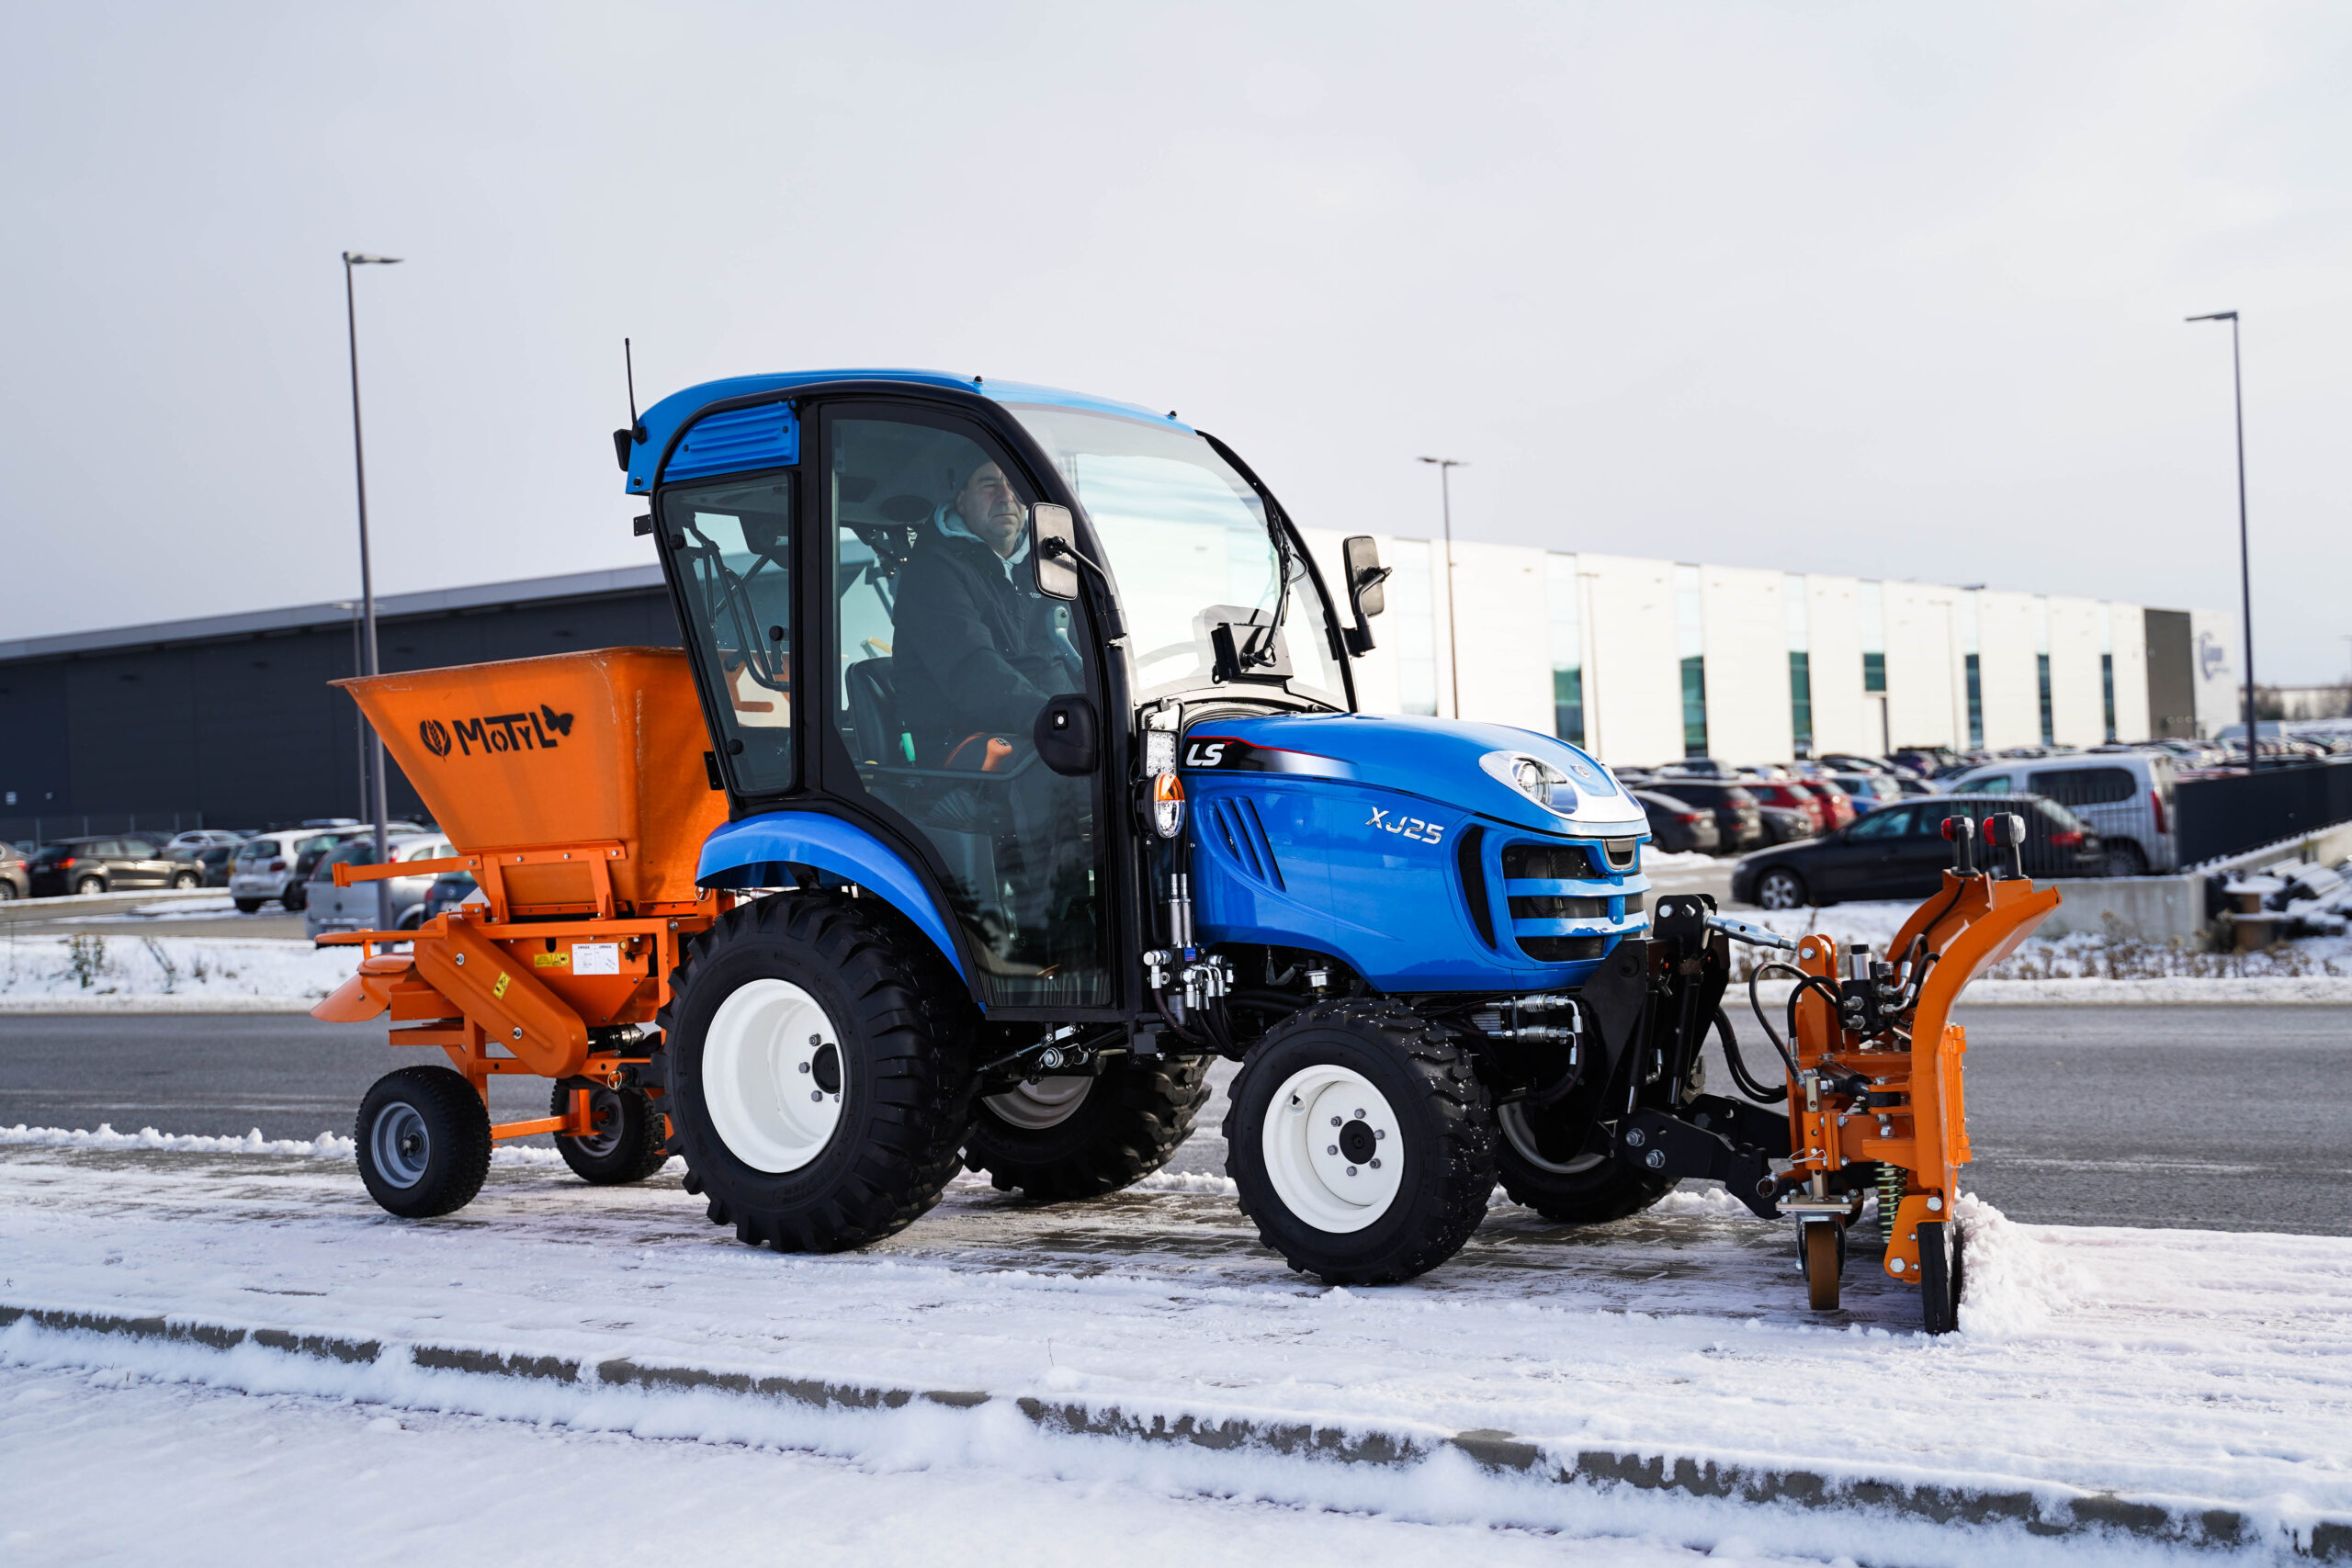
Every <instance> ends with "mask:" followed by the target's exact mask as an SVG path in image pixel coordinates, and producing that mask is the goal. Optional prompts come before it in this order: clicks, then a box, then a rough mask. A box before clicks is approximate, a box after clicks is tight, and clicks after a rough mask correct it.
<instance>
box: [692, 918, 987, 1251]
mask: <svg viewBox="0 0 2352 1568" xmlns="http://www.w3.org/2000/svg"><path fill="white" fill-rule="evenodd" d="M758 982H777V983H779V984H780V985H781V987H783V988H784V993H789V992H793V991H797V993H798V994H799V995H800V996H801V997H803V998H808V999H809V1003H810V1004H811V1005H813V1006H814V1007H816V1008H818V1009H820V1010H821V1019H820V1028H818V1029H817V1030H816V1031H815V1032H816V1033H817V1034H824V1033H830V1034H831V1036H832V1038H831V1039H830V1040H826V1041H824V1042H823V1044H822V1046H821V1048H820V1049H818V1050H816V1051H815V1052H814V1053H813V1055H812V1056H809V1057H806V1058H804V1059H803V1060H801V1061H800V1062H799V1063H798V1064H797V1065H798V1066H799V1068H800V1070H801V1071H802V1072H803V1073H804V1074H807V1075H808V1077H806V1079H805V1081H807V1082H809V1083H810V1084H811V1085H812V1086H823V1087H812V1088H811V1090H810V1094H811V1098H812V1100H818V1101H819V1102H820V1105H821V1103H822V1100H823V1098H824V1097H828V1096H829V1097H830V1098H831V1101H832V1105H831V1108H830V1109H827V1110H825V1111H823V1114H824V1115H825V1116H829V1117H831V1119H832V1120H831V1126H830V1130H829V1131H827V1132H826V1133H825V1134H823V1136H822V1137H821V1139H820V1140H814V1141H811V1142H809V1144H807V1145H806V1146H805V1151H804V1152H801V1153H794V1154H792V1155H791V1156H790V1157H793V1158H798V1159H799V1160H800V1163H798V1164H780V1163H779V1162H778V1160H777V1158H776V1156H775V1154H774V1153H773V1152H770V1153H765V1154H763V1152H762V1151H761V1149H760V1148H758V1147H756V1146H753V1145H752V1144H751V1143H750V1141H749V1139H748V1138H746V1134H744V1133H743V1131H742V1128H743V1126H744V1121H745V1118H747V1117H748V1118H751V1119H752V1121H753V1122H755V1123H756V1122H758V1121H759V1120H760V1119H761V1118H763V1117H764V1118H770V1119H773V1121H774V1122H775V1124H780V1125H783V1126H785V1127H786V1129H787V1130H789V1128H790V1125H791V1118H793V1117H794V1116H796V1115H798V1114H802V1112H798V1111H793V1110H790V1109H788V1108H786V1107H785V1103H784V1099H783V1096H782V1095H781V1094H774V1095H771V1096H769V1097H768V1099H767V1100H766V1101H759V1102H755V1100H753V1098H752V1097H751V1096H750V1095H747V1094H746V1093H745V1092H743V1090H742V1086H743V1085H744V1084H746V1083H748V1082H750V1081H751V1079H750V1077H746V1075H745V1074H744V1073H743V1072H741V1071H740V1070H739V1071H738V1072H737V1073H736V1075H735V1077H734V1079H733V1080H732V1082H733V1085H734V1087H733V1088H730V1087H729V1078H728V1077H726V1075H725V1071H724V1069H725V1067H726V1065H727V1063H728V1062H729V1061H732V1062H734V1063H736V1064H737V1066H738V1067H739V1069H740V1068H741V1066H742V1065H743V1064H745V1063H747V1062H750V1061H752V1060H753V1059H754V1058H755V1057H757V1059H759V1060H761V1061H765V1062H768V1063H771V1064H774V1065H773V1066H771V1068H770V1069H769V1071H770V1075H771V1081H773V1079H774V1078H775V1077H781V1076H782V1074H781V1066H780V1063H777V1062H776V1055H775V1054H776V1053H777V1052H781V1051H784V1050H786V1049H787V1048H789V1049H795V1050H797V1044H795V1043H790V1042H786V1040H785V1039H784V1038H783V1035H782V1032H781V1030H780V1029H779V1030H778V1031H777V1032H775V1034H774V1035H773V1036H772V1037H763V1036H760V1035H759V1034H758V1032H757V1031H756V1029H754V1028H752V1026H751V1025H750V1024H747V1023H745V1022H743V1021H741V1020H744V1019H753V1020H756V1018H757V1016H758V1015H757V1012H756V1008H757V1006H758V1005H759V998H760V996H761V995H762V994H763V993H759V992H754V993H751V994H750V995H748V996H747V997H746V998H745V1000H744V1001H743V1002H741V1003H739V1004H738V1007H739V1008H742V1009H744V1011H742V1012H741V1013H736V1014H730V1015H729V1017H728V1018H727V1019H726V1020H725V1021H721V1018H722V1010H724V1009H726V1008H727V1007H728V1003H729V998H734V997H736V996H737V994H738V993H739V992H745V991H746V990H747V987H752V986H753V985H754V983H758ZM763 992H764V993H765V994H767V995H769V996H771V997H773V996H775V995H778V994H784V993H779V992H778V991H777V990H776V987H773V986H771V987H763ZM795 1005H797V1004H795ZM797 1016H800V1017H803V1018H806V1017H807V1016H808V1015H806V1014H805V1013H804V1014H799V1015H797ZM972 1019H973V1010H972V1007H971V1004H970V1001H969V1000H968V998H967V994H966V992H965V989H964V986H963V983H962V982H961V981H960V980H958V979H957V978H956V974H955V972H954V971H953V970H951V969H950V968H949V967H948V966H947V964H946V962H945V961H944V959H942V958H941V957H940V956H939V953H938V951H937V950H936V949H935V948H933V946H932V945H931V943H930V942H927V941H926V940H925V939H924V938H923V937H922V934H921V933H919V932H917V931H914V930H913V929H912V928H910V926H908V925H907V923H906V921H905V920H904V919H902V918H901V917H899V915H898V913H897V912H896V911H895V910H892V909H890V908H888V906H886V905H880V904H877V903H876V901H874V900H872V899H858V898H852V897H848V896H847V895H845V894H840V893H815V892H811V893H779V894H772V895H770V896H769V897H764V898H762V899H759V900H758V901H756V902H755V903H752V904H749V905H745V906H740V907H738V908H734V909H732V910H729V912H728V913H727V914H726V915H724V916H722V917H721V918H720V919H719V920H718V923H717V924H716V925H714V926H712V927H711V928H710V930H709V931H706V932H704V933H703V934H702V935H701V936H699V937H697V938H695V941H694V942H693V943H692V944H691V945H690V946H689V947H688V948H687V950H686V955H685V958H684V962H682V963H681V964H679V965H678V967H677V969H676V970H675V971H673V973H672V975H671V976H670V1002H669V1005H668V1006H667V1007H665V1008H663V1009H662V1011H661V1014H660V1018H659V1021H660V1023H661V1026H662V1034H663V1038H664V1040H665V1042H666V1049H665V1055H666V1056H667V1058H668V1061H669V1087H668V1092H667V1093H666V1094H665V1095H664V1096H663V1098H662V1110H664V1111H667V1112H668V1113H669V1116H670V1121H671V1124H672V1127H673V1135H672V1137H671V1140H670V1145H669V1146H670V1152H671V1153H673V1154H677V1155H682V1156H684V1158H685V1162H686V1188H687V1190H689V1191H693V1192H699V1193H701V1194H703V1195H704V1196H705V1197H707V1199H708V1200H709V1208H708V1213H709V1215H710V1219H711V1223H712V1224H721V1225H732V1226H734V1227H735V1234H736V1235H737V1236H738V1237H739V1238H740V1239H741V1240H742V1241H745V1242H747V1243H752V1244H762V1243H764V1244H765V1245H767V1246H770V1247H775V1249H776V1250H777V1251H779V1252H832V1251H838V1250H840V1249H842V1248H844V1247H862V1246H864V1245H865V1244H866V1243H867V1242H871V1241H877V1240H879V1239H880V1238H882V1237H883V1236H886V1235H891V1234H893V1233H894V1232H897V1231H899V1230H903V1229H904V1228H906V1226H908V1225H910V1224H913V1223H914V1221H915V1220H916V1219H918V1218H919V1217H921V1216H922V1214H923V1213H925V1212H926V1211H928V1210H929V1209H930V1208H931V1206H932V1205H933V1204H934V1203H936V1202H937V1201H939V1194H940V1192H941V1191H942V1190H944V1188H945V1187H946V1185H947V1183H948V1181H949V1179H951V1178H953V1177H954V1176H955V1174H956V1168H957V1166H958V1164H959V1163H960V1161H959V1158H958V1151H959V1150H960V1149H961V1147H962V1145H963V1142H964V1132H965V1129H966V1127H967V1125H968V1124H969V1122H970V1120H971V1093H972V1063H971V1050H970V1040H971V1036H972ZM715 1021H721V1030H720V1040H719V1043H718V1052H717V1055H716V1056H715V1057H714V1055H713V1053H712V1025H713V1023H714V1022H715ZM800 1027H807V1024H806V1023H803V1024H802V1025H800ZM763 1040H764V1041H765V1043H762V1041H763ZM763 1053H764V1055H762V1054H763ZM828 1053H830V1054H831V1059H830V1062H829V1061H828ZM707 1065H709V1066H711V1067H712V1071H713V1072H714V1073H716V1074H717V1075H718V1085H719V1090H720V1092H719V1094H718V1096H716V1097H714V1096H713V1095H711V1094H709V1093H707V1092H706V1089H707V1086H706V1082H705V1079H706V1076H707V1073H706V1066H707ZM812 1065H813V1066H814V1067H815V1068H816V1070H815V1071H814V1072H810V1071H809V1068H810V1067H811V1066H812ZM829 1075H830V1077H831V1081H830V1084H829V1085H828V1084H827V1083H826V1080H827V1078H828V1077H829ZM722 1121H726V1122H729V1125H732V1126H734V1127H735V1128H736V1129H737V1132H736V1136H738V1137H739V1138H746V1145H747V1148H748V1149H749V1150H750V1154H751V1157H746V1155H745V1154H744V1153H741V1152H738V1150H737V1149H736V1148H734V1147H733V1146H731V1145H730V1144H729V1139H728V1136H727V1135H726V1134H722V1132H721V1130H720V1123H721V1122H722ZM784 1146H785V1145H781V1144H771V1145H769V1148H770V1150H774V1149H776V1148H781V1147H784ZM761 1159H764V1160H765V1161H766V1162H767V1163H766V1164H765V1166H764V1167H763V1165H762V1164H758V1163H754V1161H755V1160H761Z"/></svg>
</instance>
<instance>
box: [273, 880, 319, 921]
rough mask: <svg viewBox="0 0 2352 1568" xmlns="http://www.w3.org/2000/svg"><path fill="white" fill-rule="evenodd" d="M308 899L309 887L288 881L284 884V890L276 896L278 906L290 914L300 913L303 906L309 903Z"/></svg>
mask: <svg viewBox="0 0 2352 1568" xmlns="http://www.w3.org/2000/svg"><path fill="white" fill-rule="evenodd" d="M310 901H311V895H310V891H309V889H307V888H305V887H304V886H302V885H301V884H300V883H299V882H289V883H288V884H287V885H286V891H285V892H283V893H281V894H279V895H278V896H277V905H278V908H281V909H284V910H285V911H286V912H287V913H288V914H292V915H299V914H300V913H301V912H302V909H303V907H304V906H306V905H307V904H309V903H310Z"/></svg>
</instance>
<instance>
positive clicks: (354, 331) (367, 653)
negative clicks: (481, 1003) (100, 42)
mask: <svg viewBox="0 0 2352 1568" xmlns="http://www.w3.org/2000/svg"><path fill="white" fill-rule="evenodd" d="M400 260H401V258H400V257H398V256H371V255H366V254H362V253H360V252H358V251H345V252H344V253H343V319H344V325H345V328H347V329H348V331H349V333H350V339H351V467H352V472H353V474H354V476H355V477H356V479H357V480H358V485H359V616H360V626H361V633H360V635H361V655H362V657H361V660H360V665H361V671H360V672H361V673H362V674H366V675H374V674H378V673H379V672H380V671H379V667H378V664H377V660H376V570H375V563H374V562H373V561H372V560H371V559H370V558H369V556H368V447H367V443H366V442H365V441H364V440H362V439H361V436H360V433H359V306H358V303H357V299H356V295H355V293H354V291H353V288H352V285H351V269H352V268H354V267H356V266H397V265H400ZM362 722H363V723H364V722H365V720H364V719H363V720H362ZM369 733H370V734H371V735H374V727H372V726H370V727H369ZM368 758H369V761H370V763H371V766H370V769H369V777H368V806H369V807H371V808H372V809H373V811H374V813H375V818H376V863H377V864H378V865H381V864H383V863H384V860H385V856H386V854H387V852H388V849H389V846H388V845H387V843H386V841H385V840H386V839H387V837H388V834H387V832H386V829H385V823H386V822H387V821H388V820H389V819H390V816H391V813H390V810H389V809H388V808H387V807H386V805H385V798H384V795H385V792H384V738H383V737H382V736H381V735H374V739H373V741H372V743H371V744H370V746H369V748H368ZM391 924H392V885H391V884H390V882H382V881H379V882H378V883H377V884H376V929H377V930H378V931H390V929H391Z"/></svg>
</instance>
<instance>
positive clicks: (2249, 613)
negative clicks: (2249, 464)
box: [2188, 310, 2262, 773]
mask: <svg viewBox="0 0 2352 1568" xmlns="http://www.w3.org/2000/svg"><path fill="white" fill-rule="evenodd" d="M2188 320H2189V321H2227V322H2229V323H2230V392H2231V397H2232V399H2233V401H2234V403H2235V405H2236V409H2237V426H2238V614H2239V615H2242V616H2244V617H2245V771H2246V772H2247V773H2253V772H2254V771H2255V770H2256V768H2258V767H2260V766H2261V765H2262V752H2261V750H2260V748H2259V747H2257V746H2256V744H2255V732H2254V557H2253V552H2252V550H2251V549H2250V548H2249V547H2248V546H2247V544H2246V530H2245V372H2244V371H2243V370H2242V369H2240V367H2239V365H2238V313H2237V312H2236V311H2235V310H2215V311H2214V312H2212V313H2211V315H2205V316H2191V317H2189V318H2188Z"/></svg>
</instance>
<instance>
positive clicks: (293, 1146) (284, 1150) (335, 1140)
mask: <svg viewBox="0 0 2352 1568" xmlns="http://www.w3.org/2000/svg"><path fill="white" fill-rule="evenodd" d="M11 1144H14V1145H19V1146H24V1145H30V1146H32V1147H35V1148H50V1149H100V1150H104V1151H105V1152H107V1153H108V1154H119V1153H121V1152H123V1151H126V1150H138V1149H155V1150H160V1151H163V1152H165V1153H170V1154H193V1155H301V1156H309V1157H311V1158H312V1159H349V1158H351V1157H352V1154H353V1152H354V1151H355V1149H356V1147H357V1145H355V1144H354V1143H353V1142H352V1141H351V1140H350V1139H349V1138H346V1137H344V1136H343V1135H342V1134H337V1133H333V1132H322V1133H321V1134H319V1135H318V1136H317V1137H315V1138H265V1137H263V1136H262V1135H261V1129H260V1128H258V1127H256V1128H254V1130H253V1131H252V1132H250V1133H248V1134H245V1135H244V1136H243V1137H242V1138H215V1137H209V1136H206V1135H205V1134H201V1133H159V1132H157V1131H155V1129H154V1128H153V1127H141V1128H140V1129H139V1131H137V1132H136V1133H118V1132H116V1131H115V1130H114V1128H113V1127H112V1126H111V1125H110V1124H108V1123H107V1122H99V1123H98V1125H97V1129H96V1131H95V1132H92V1131H88V1130H85V1129H83V1128H78V1127H76V1128H66V1127H28V1126H27V1125H25V1123H23V1122H17V1124H16V1125H15V1126H13V1127H0V1147H5V1146H6V1145H11ZM490 1163H491V1164H492V1165H493V1166H501V1165H560V1164H562V1163H563V1156H561V1155H560V1154H558V1153H557V1152H556V1151H555V1150H553V1149H551V1148H533V1147H529V1146H526V1145H521V1144H501V1145H499V1146H498V1147H496V1148H494V1149H492V1150H491V1151H490Z"/></svg>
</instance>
